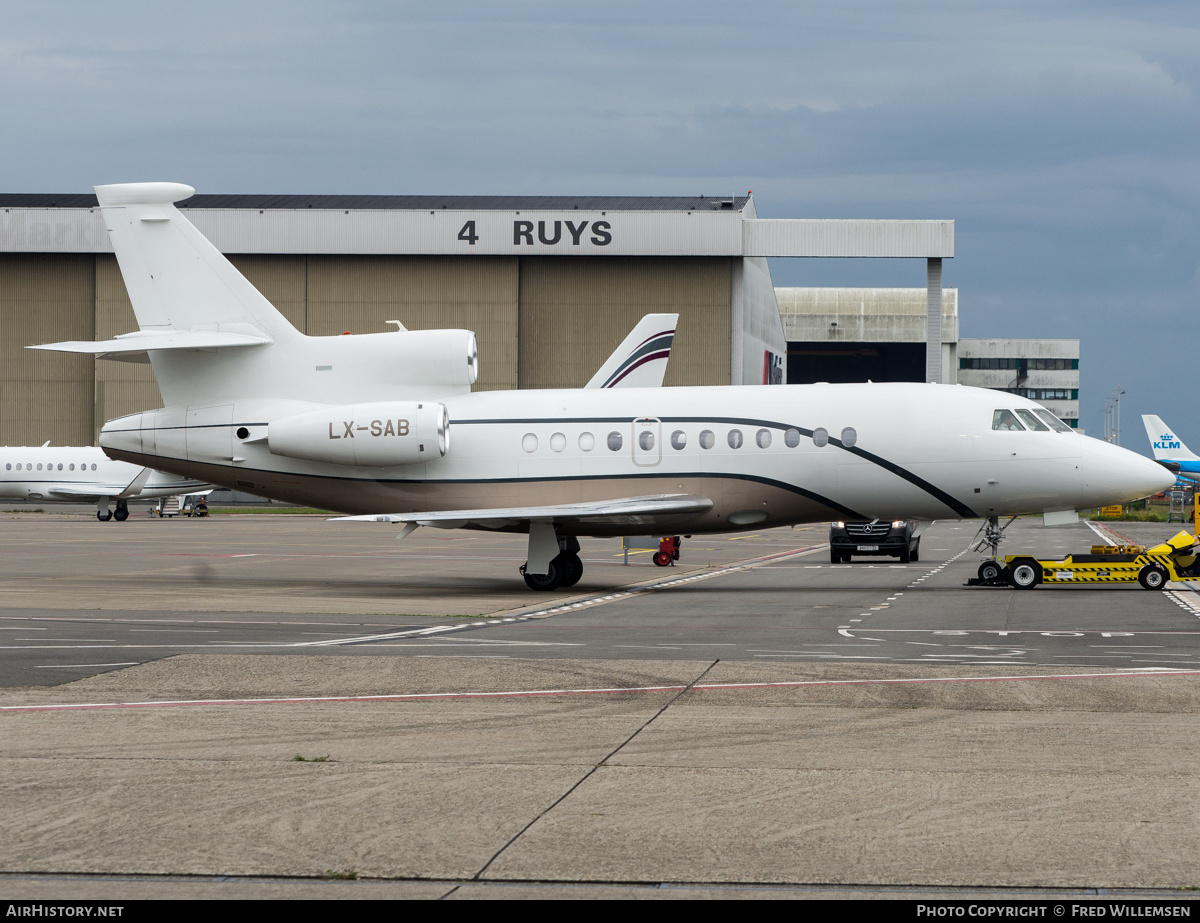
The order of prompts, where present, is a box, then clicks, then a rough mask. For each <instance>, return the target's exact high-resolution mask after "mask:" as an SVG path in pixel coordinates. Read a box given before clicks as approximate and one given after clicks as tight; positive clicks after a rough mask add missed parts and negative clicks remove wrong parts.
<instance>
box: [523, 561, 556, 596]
mask: <svg viewBox="0 0 1200 923" xmlns="http://www.w3.org/2000/svg"><path fill="white" fill-rule="evenodd" d="M521 576H522V577H524V578H525V585H526V586H527V587H529V589H531V590H557V589H558V588H559V587H560V586H562V581H563V572H562V568H561V567H560V566H559V563H558V558H555V559H554V560H553V561H551V562H550V566H549V567H548V568H547V571H546V573H544V574H531V573H528V572H527V571H526V570H525V565H524V564H522V565H521Z"/></svg>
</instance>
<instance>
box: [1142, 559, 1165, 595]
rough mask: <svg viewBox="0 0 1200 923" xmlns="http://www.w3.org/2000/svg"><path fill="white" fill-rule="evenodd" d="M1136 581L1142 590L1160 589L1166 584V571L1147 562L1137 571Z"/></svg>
mask: <svg viewBox="0 0 1200 923" xmlns="http://www.w3.org/2000/svg"><path fill="white" fill-rule="evenodd" d="M1138 583H1140V584H1141V585H1142V589H1144V590H1161V589H1163V588H1164V587H1165V586H1166V585H1167V572H1166V571H1164V570H1163V569H1162V568H1161V567H1159V566H1158V565H1157V564H1147V565H1146V566H1145V567H1143V568H1142V569H1141V571H1140V572H1139V573H1138Z"/></svg>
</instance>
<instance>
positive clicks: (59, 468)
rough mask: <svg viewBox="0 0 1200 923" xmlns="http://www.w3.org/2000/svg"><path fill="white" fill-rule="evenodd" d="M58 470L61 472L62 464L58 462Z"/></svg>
mask: <svg viewBox="0 0 1200 923" xmlns="http://www.w3.org/2000/svg"><path fill="white" fill-rule="evenodd" d="M58 470H59V471H62V462H59V463H58Z"/></svg>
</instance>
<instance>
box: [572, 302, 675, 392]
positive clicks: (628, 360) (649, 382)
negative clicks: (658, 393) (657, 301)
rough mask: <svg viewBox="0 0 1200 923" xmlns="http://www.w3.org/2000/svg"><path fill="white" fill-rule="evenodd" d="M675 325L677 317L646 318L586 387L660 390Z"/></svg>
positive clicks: (660, 315)
mask: <svg viewBox="0 0 1200 923" xmlns="http://www.w3.org/2000/svg"><path fill="white" fill-rule="evenodd" d="M678 321H679V315H678V314H647V315H646V316H645V317H643V318H642V319H641V320H640V321H638V323H637V326H636V327H634V328H633V331H632V332H631V333H630V334H629V336H627V337H625V339H624V340H622V341H621V345H620V346H618V347H617V348H616V350H615V351H614V352H613V354H612V355H611V356H609V357H608V360H607V361H606V362H605V363H604V365H602V366H600V371H598V372H597V373H596V374H595V375H593V376H592V380H591V381H589V382H588V383H587V385H585V387H588V388H661V387H662V383H663V376H664V375H665V374H666V373H667V360H668V359H669V358H670V357H671V344H672V343H673V342H674V340H675V325H676V324H677V323H678Z"/></svg>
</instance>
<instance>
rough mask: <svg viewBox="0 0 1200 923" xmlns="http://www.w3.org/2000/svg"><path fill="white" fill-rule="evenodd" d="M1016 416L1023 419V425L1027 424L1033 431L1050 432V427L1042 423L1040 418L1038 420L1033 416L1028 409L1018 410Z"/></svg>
mask: <svg viewBox="0 0 1200 923" xmlns="http://www.w3.org/2000/svg"><path fill="white" fill-rule="evenodd" d="M1017 416H1018V417H1020V418H1021V419H1022V420H1024V421H1025V425H1026V426H1028V427H1029V428H1030V429H1031V430H1033V431H1034V432H1035V433H1048V432H1050V427H1048V426H1047V425H1046V424H1045V423H1043V422H1042V421H1041V420H1039V419H1038V418H1037V417H1035V416H1034V415H1033V414H1032V413H1030V412H1029V411H1028V410H1018V411H1017Z"/></svg>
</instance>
